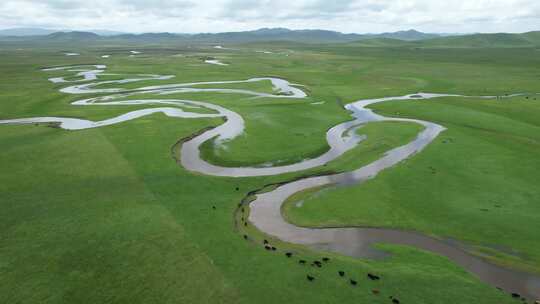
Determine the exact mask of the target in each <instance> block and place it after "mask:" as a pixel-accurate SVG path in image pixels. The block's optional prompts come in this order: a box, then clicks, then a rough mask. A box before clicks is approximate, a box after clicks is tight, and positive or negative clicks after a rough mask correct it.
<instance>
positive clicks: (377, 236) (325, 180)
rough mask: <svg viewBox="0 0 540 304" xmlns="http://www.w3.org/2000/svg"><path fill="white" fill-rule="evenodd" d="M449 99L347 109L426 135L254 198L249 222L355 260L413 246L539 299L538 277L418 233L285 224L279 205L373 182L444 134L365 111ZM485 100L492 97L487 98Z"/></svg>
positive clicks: (284, 238) (292, 240) (285, 238)
mask: <svg viewBox="0 0 540 304" xmlns="http://www.w3.org/2000/svg"><path fill="white" fill-rule="evenodd" d="M448 96H454V97H455V96H459V95H448V94H429V93H418V94H411V95H406V96H399V97H388V98H379V99H366V100H360V101H357V102H355V103H352V104H348V105H347V106H346V108H347V109H348V110H350V111H351V112H352V113H353V116H354V117H355V118H356V121H357V122H358V123H361V124H362V123H366V122H370V121H403V122H415V123H418V124H421V125H423V126H424V127H425V129H424V130H423V131H422V132H421V133H420V134H419V135H418V136H417V138H416V139H415V140H414V141H412V142H410V143H408V144H406V145H403V146H401V147H398V148H394V149H392V150H390V151H388V152H386V153H385V154H384V156H383V157H381V158H379V159H378V160H376V161H374V162H372V163H370V164H368V165H366V166H363V167H361V168H359V169H357V170H354V171H352V172H347V173H340V174H334V175H328V176H318V177H311V178H305V179H301V180H298V181H294V182H290V183H287V184H284V185H282V186H280V187H278V188H276V189H275V190H273V191H270V192H267V193H263V194H258V195H257V196H256V199H255V200H254V201H252V202H251V203H250V207H251V211H250V215H249V221H250V222H251V223H252V224H253V225H254V226H256V227H257V228H258V229H259V230H261V231H263V232H264V233H266V234H269V235H271V236H274V237H276V238H279V239H280V240H282V241H285V242H290V243H296V244H303V245H307V246H310V247H312V248H315V249H318V250H326V251H332V252H337V253H340V254H344V255H348V256H353V257H363V258H377V257H381V256H385V253H384V252H380V251H377V250H375V249H374V248H373V247H372V245H373V244H376V243H388V244H397V245H409V246H413V247H416V248H420V249H423V250H427V251H431V252H434V253H436V254H439V255H443V256H446V257H447V258H449V259H450V260H452V261H453V262H455V263H456V264H458V265H460V266H461V267H463V268H465V269H467V270H468V271H470V272H471V273H473V274H475V275H476V276H477V277H478V278H479V279H481V280H482V281H484V282H486V283H489V284H490V285H492V286H495V287H500V288H502V289H503V290H505V291H507V292H509V293H512V292H517V293H519V294H520V295H522V296H524V297H527V298H529V299H538V298H540V278H539V277H538V276H535V275H532V274H529V273H524V272H520V271H516V270H513V269H509V268H505V267H503V266H499V265H495V264H492V263H490V262H488V261H486V260H484V259H482V258H479V257H476V256H474V255H472V254H470V253H468V252H466V251H465V250H464V249H463V248H464V246H462V245H461V244H459V242H452V243H450V242H445V241H443V240H438V239H434V238H431V237H428V236H425V235H422V234H419V233H415V232H409V231H403V230H396V229H377V228H305V227H298V226H295V225H293V224H290V223H288V222H287V221H285V219H284V217H283V216H282V214H281V207H282V205H283V203H284V202H285V200H286V199H287V198H288V197H290V196H291V195H293V194H295V193H297V192H300V191H304V190H307V189H312V188H316V187H321V186H328V185H334V186H340V185H351V184H359V183H363V182H364V181H366V180H369V179H371V178H374V177H375V176H376V175H377V174H378V173H379V172H381V171H382V170H385V169H387V168H390V167H392V166H394V165H395V164H397V163H399V162H401V161H403V160H405V159H406V158H408V157H410V156H412V155H414V154H416V153H418V152H420V151H421V150H422V149H424V148H425V147H426V146H427V145H428V144H429V143H431V142H432V141H433V140H434V139H435V138H436V137H437V136H438V135H439V134H440V133H441V132H442V131H444V127H442V126H440V125H437V124H434V123H431V122H426V121H421V120H414V119H401V118H386V117H383V116H380V115H377V114H375V113H373V111H371V110H370V109H367V108H366V106H368V105H370V104H374V103H378V102H383V101H389V100H410V99H431V98H438V97H448ZM485 98H491V97H489V96H486V97H485Z"/></svg>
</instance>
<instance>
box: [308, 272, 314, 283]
mask: <svg viewBox="0 0 540 304" xmlns="http://www.w3.org/2000/svg"><path fill="white" fill-rule="evenodd" d="M306 278H307V279H308V281H310V282H311V281H313V280H315V278H314V277H312V276H310V275H309V274H308V275H307V276H306Z"/></svg>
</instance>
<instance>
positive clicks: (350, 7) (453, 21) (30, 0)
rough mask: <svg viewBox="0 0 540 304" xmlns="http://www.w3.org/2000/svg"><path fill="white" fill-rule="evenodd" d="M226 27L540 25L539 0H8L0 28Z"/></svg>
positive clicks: (510, 28) (1, 6) (497, 28)
mask: <svg viewBox="0 0 540 304" xmlns="http://www.w3.org/2000/svg"><path fill="white" fill-rule="evenodd" d="M11 27H46V28H55V29H78V30H85V29H86V30H88V29H107V30H115V31H126V32H165V31H167V32H190V33H194V32H222V31H237V30H250V29H256V28H260V27H288V28H294V29H304V28H323V29H331V30H337V31H342V32H357V33H367V32H385V31H396V30H404V29H409V28H415V29H418V30H422V31H426V32H447V33H457V32H524V31H530V30H540V1H537V0H474V1H470V0H455V1H452V2H451V1H444V2H443V1H432V0H332V1H328V0H296V1H290V0H287V1H285V0H258V1H255V0H161V1H151V0H93V1H88V0H3V1H2V2H1V3H0V28H11Z"/></svg>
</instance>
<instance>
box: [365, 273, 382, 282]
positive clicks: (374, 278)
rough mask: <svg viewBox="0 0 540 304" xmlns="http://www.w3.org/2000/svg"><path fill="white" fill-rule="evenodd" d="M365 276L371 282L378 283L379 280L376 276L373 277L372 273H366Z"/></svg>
mask: <svg viewBox="0 0 540 304" xmlns="http://www.w3.org/2000/svg"><path fill="white" fill-rule="evenodd" d="M367 276H368V278H369V279H370V280H372V281H378V280H380V279H381V278H380V277H379V276H378V275H374V274H372V273H368V274H367Z"/></svg>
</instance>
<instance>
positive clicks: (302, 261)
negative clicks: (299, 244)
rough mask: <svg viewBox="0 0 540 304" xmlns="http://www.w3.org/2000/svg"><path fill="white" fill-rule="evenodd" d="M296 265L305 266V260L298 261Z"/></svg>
mask: <svg viewBox="0 0 540 304" xmlns="http://www.w3.org/2000/svg"><path fill="white" fill-rule="evenodd" d="M298 264H302V265H304V264H306V261H305V260H300V261H298Z"/></svg>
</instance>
